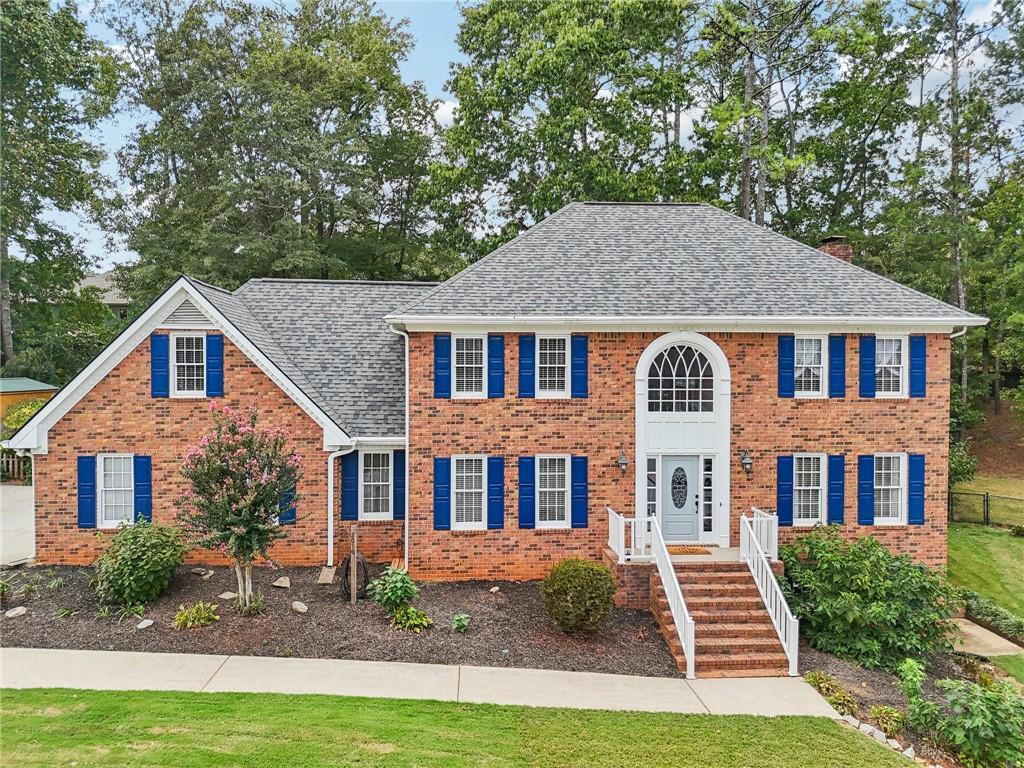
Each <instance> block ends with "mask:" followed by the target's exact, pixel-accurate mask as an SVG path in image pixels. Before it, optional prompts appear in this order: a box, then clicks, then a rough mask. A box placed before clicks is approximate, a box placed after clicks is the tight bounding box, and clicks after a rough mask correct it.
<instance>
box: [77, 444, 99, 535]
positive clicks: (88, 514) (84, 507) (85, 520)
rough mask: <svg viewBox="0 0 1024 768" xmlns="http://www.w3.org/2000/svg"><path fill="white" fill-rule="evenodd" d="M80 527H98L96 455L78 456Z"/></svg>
mask: <svg viewBox="0 0 1024 768" xmlns="http://www.w3.org/2000/svg"><path fill="white" fill-rule="evenodd" d="M78 527H79V528H95V527H96V457H95V456H79V457H78Z"/></svg>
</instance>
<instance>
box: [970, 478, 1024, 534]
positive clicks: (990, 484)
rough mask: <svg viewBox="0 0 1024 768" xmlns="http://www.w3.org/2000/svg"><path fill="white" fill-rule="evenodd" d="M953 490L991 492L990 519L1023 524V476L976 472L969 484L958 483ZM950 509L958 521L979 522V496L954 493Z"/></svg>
mask: <svg viewBox="0 0 1024 768" xmlns="http://www.w3.org/2000/svg"><path fill="white" fill-rule="evenodd" d="M953 490H954V491H962V492H968V493H985V492H988V493H989V494H991V498H990V501H989V518H990V520H991V521H992V522H993V523H996V524H997V525H1024V478H1019V477H987V476H984V475H978V476H976V477H975V478H974V479H973V480H971V481H970V482H969V483H960V484H959V485H957V486H956V487H955V488H954V489H953ZM997 497H998V498H997ZM953 505H954V506H953V511H954V514H955V515H956V518H955V519H957V520H975V521H977V522H981V521H982V516H983V512H982V500H981V497H980V496H956V497H954V499H953Z"/></svg>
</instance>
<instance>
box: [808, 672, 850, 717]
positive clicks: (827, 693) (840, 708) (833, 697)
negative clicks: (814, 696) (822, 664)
mask: <svg viewBox="0 0 1024 768" xmlns="http://www.w3.org/2000/svg"><path fill="white" fill-rule="evenodd" d="M804 680H805V681H807V684H808V685H810V686H811V687H812V688H814V689H815V690H816V691H817V692H818V693H820V694H821V695H822V696H824V697H825V701H827V702H828V703H829V704H830V705H832V709H834V710H835V711H836V712H838V713H839V714H840V715H852V714H853V713H854V712H856V711H857V700H856V699H854V698H853V696H852V695H851V694H850V692H849V691H847V690H846V689H845V688H843V686H841V685H840V684H839V681H838V680H836V679H835V678H834V677H832V675H830V674H828V673H826V672H817V671H812V672H808V673H807V674H806V675H804Z"/></svg>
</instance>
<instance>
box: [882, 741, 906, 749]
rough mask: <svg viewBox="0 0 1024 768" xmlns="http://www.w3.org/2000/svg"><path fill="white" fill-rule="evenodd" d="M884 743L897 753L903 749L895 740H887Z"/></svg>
mask: <svg viewBox="0 0 1024 768" xmlns="http://www.w3.org/2000/svg"><path fill="white" fill-rule="evenodd" d="M885 743H886V744H888V745H889V746H890V747H892V748H893V749H895V750H896V751H897V752H899V751H900V750H901V749H903V745H902V744H900V743H899V742H898V741H896V739H887V740H886V742H885Z"/></svg>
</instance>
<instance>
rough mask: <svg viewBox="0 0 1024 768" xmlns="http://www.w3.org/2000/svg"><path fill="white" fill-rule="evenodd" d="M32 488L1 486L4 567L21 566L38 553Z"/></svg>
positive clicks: (1, 558) (0, 535) (0, 558)
mask: <svg viewBox="0 0 1024 768" xmlns="http://www.w3.org/2000/svg"><path fill="white" fill-rule="evenodd" d="M35 530H36V529H35V516H34V514H33V511H32V486H31V485H9V484H7V483H3V484H0V565H17V564H19V563H24V562H27V561H29V560H31V559H32V558H33V557H34V556H35V553H36V534H35Z"/></svg>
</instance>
